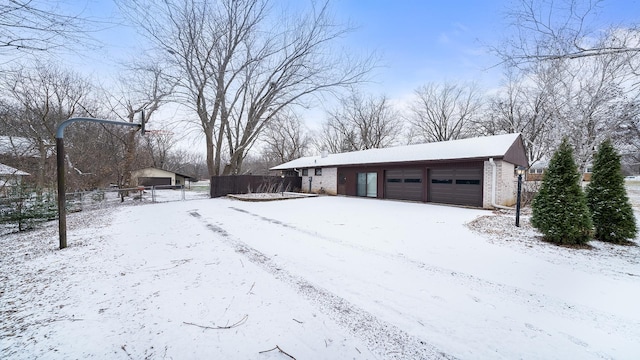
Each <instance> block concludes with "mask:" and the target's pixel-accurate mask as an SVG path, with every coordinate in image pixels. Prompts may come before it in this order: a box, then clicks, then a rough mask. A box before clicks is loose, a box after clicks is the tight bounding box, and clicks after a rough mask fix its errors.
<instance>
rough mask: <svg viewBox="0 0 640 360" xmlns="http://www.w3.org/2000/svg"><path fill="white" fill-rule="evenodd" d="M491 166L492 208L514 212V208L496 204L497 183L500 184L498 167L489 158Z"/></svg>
mask: <svg viewBox="0 0 640 360" xmlns="http://www.w3.org/2000/svg"><path fill="white" fill-rule="evenodd" d="M489 164H491V168H492V169H491V206H493V207H494V208H498V209H504V210H514V208H512V207H508V206H502V205H498V204H496V183H497V182H498V166H497V165H496V163H495V162H493V158H489Z"/></svg>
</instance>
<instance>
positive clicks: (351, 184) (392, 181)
mask: <svg viewBox="0 0 640 360" xmlns="http://www.w3.org/2000/svg"><path fill="white" fill-rule="evenodd" d="M518 166H521V167H525V168H526V167H527V166H528V162H527V157H526V153H525V149H524V145H523V142H522V137H521V136H520V134H505V135H495V136H484V137H477V138H469V139H460V140H452V141H442V142H434V143H427V144H417V145H407V146H397V147H390V148H384V149H369V150H363V151H354V152H348V153H341V154H327V153H324V154H322V155H319V156H308V157H302V158H299V159H296V160H293V161H290V162H287V163H284V164H281V165H278V166H275V167H273V168H271V170H278V171H283V172H288V171H296V172H297V173H298V174H300V176H301V177H302V188H303V190H304V191H305V192H313V193H327V194H334V195H347V196H363V197H371V198H379V199H397V200H412V201H421V202H433V203H442V204H455V205H464V206H472V207H481V208H495V207H499V206H512V205H514V204H515V201H516V189H517V175H516V171H515V170H516V168H517V167H518Z"/></svg>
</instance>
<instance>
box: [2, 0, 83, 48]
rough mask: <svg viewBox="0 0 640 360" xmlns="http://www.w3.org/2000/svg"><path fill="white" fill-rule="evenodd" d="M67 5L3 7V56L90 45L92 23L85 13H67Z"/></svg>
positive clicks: (39, 2) (41, 0)
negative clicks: (84, 15)
mask: <svg viewBox="0 0 640 360" xmlns="http://www.w3.org/2000/svg"><path fill="white" fill-rule="evenodd" d="M63 5H64V2H63V1H55V0H5V1H3V2H2V3H0V55H7V54H10V53H15V52H17V53H20V54H25V53H40V52H48V51H52V50H56V49H60V48H67V49H68V48H73V47H75V46H77V44H78V43H79V42H82V43H86V42H87V40H89V36H88V34H89V33H90V32H91V30H92V28H93V26H92V22H91V21H89V20H87V19H85V18H83V17H82V16H81V15H82V14H81V13H70V12H69V11H66V10H64V6H63ZM75 5H76V8H77V4H75Z"/></svg>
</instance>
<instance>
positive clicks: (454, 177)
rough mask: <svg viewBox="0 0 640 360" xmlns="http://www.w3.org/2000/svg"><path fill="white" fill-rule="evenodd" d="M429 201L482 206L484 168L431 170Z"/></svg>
mask: <svg viewBox="0 0 640 360" xmlns="http://www.w3.org/2000/svg"><path fill="white" fill-rule="evenodd" d="M429 201H432V202H436V203H443V204H455V205H467V206H475V207H482V168H480V167H472V168H442V169H431V170H429Z"/></svg>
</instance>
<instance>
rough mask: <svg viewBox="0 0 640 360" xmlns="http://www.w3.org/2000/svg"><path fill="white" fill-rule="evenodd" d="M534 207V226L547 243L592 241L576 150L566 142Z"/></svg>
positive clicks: (544, 181)
mask: <svg viewBox="0 0 640 360" xmlns="http://www.w3.org/2000/svg"><path fill="white" fill-rule="evenodd" d="M531 207H532V210H533V215H532V217H531V225H533V226H534V227H535V228H537V229H538V230H540V232H542V234H543V235H544V238H545V239H546V240H548V241H551V242H553V243H556V244H563V245H564V244H566V245H572V244H584V243H586V242H587V241H589V240H590V239H591V234H592V222H591V214H590V213H589V208H588V207H587V201H586V197H585V194H584V192H583V191H582V188H581V187H580V174H579V173H578V167H577V166H576V163H575V161H574V160H573V149H572V148H571V145H569V142H568V140H567V139H566V138H565V139H563V140H562V144H561V145H560V147H559V148H558V150H556V152H555V153H554V154H553V157H552V158H551V161H550V162H549V167H548V168H547V170H546V172H545V175H544V178H543V179H542V186H541V188H540V192H538V194H537V195H536V197H535V198H534V199H533V203H532V204H531Z"/></svg>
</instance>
